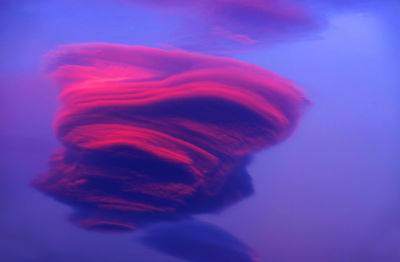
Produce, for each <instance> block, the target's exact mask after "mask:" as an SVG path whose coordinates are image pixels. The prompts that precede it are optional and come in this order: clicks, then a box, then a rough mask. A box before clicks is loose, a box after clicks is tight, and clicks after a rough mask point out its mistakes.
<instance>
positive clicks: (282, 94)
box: [33, 43, 307, 231]
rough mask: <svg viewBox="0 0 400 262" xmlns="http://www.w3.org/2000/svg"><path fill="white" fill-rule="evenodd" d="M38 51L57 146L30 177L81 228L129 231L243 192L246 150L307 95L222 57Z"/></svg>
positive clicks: (109, 49)
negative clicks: (53, 85) (46, 165)
mask: <svg viewBox="0 0 400 262" xmlns="http://www.w3.org/2000/svg"><path fill="white" fill-rule="evenodd" d="M48 59H49V64H50V70H51V74H50V76H51V77H52V78H54V79H55V80H56V81H57V82H58V83H59V85H60V87H61V94H60V101H61V104H62V106H61V108H60V110H59V113H58V115H57V118H56V120H55V124H54V126H55V131H56V135H57V138H58V139H59V140H60V141H61V143H62V147H61V148H60V149H58V150H57V151H56V152H54V154H53V156H52V158H51V161H50V169H49V171H48V172H47V173H45V174H42V175H41V176H40V177H38V178H37V179H36V180H35V181H34V182H33V184H34V186H35V187H37V188H38V189H40V190H42V191H44V192H45V193H47V194H49V195H51V196H53V197H55V198H56V199H58V200H60V201H63V202H65V203H67V204H69V205H71V206H73V207H74V208H75V209H76V215H75V216H74V217H73V218H72V220H73V221H74V222H75V223H76V224H78V225H79V226H82V227H84V228H87V229H93V230H101V231H127V230H128V231H129V230H134V229H136V228H138V227H140V226H142V225H144V224H146V223H149V222H152V221H157V220H165V219H179V218H182V217H185V216H190V215H192V214H198V213H205V212H212V211H215V210H219V209H221V208H223V207H226V206H228V205H230V204H232V203H234V202H236V201H238V200H240V199H242V198H244V197H246V196H248V195H250V194H251V193H252V186H251V180H250V178H249V176H248V174H247V172H246V168H245V167H246V164H247V163H248V161H249V155H250V154H251V153H253V152H255V151H257V150H261V149H263V148H266V147H269V146H271V145H273V144H275V143H277V142H279V141H281V140H282V139H284V138H285V137H287V136H288V135H289V134H290V132H291V131H292V130H293V128H294V127H295V126H296V123H297V121H298V119H299V116H300V114H301V109H302V107H303V105H304V104H305V102H306V101H307V100H306V99H305V98H304V96H303V94H302V93H301V92H300V91H299V89H297V88H296V87H295V86H294V85H293V84H292V83H291V82H289V81H287V80H285V79H283V78H282V77H279V76H277V75H275V74H273V73H271V72H269V71H267V70H265V69H262V68H260V67H257V66H253V65H250V64H247V63H243V62H240V61H237V60H234V59H230V58H218V57H211V56H206V55H199V54H193V53H189V52H184V51H165V50H160V49H154V48H148V47H142V46H125V45H114V44H100V43H98V44H76V45H69V46H65V47H63V48H62V49H61V50H59V51H55V52H52V53H50V54H49V55H48Z"/></svg>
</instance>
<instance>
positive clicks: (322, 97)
mask: <svg viewBox="0 0 400 262" xmlns="http://www.w3.org/2000/svg"><path fill="white" fill-rule="evenodd" d="M16 2H18V3H16ZM2 5H3V7H2V8H1V10H2V11H1V12H2V13H1V16H2V18H1V19H2V27H1V29H0V30H1V31H0V33H1V36H2V43H3V44H2V47H1V48H0V53H1V56H2V57H3V60H2V63H1V64H0V88H1V89H0V103H1V104H0V120H1V122H0V123H1V128H0V143H1V147H0V154H1V161H0V242H2V243H6V244H5V245H4V244H3V245H2V246H1V247H0V255H1V256H2V257H6V258H8V261H18V262H19V261H35V262H36V261H66V262H67V261H77V260H86V261H121V262H122V261H166V262H169V261H171V262H173V261H181V260H178V259H176V258H173V257H169V256H165V255H162V254H160V253H157V252H154V251H153V250H151V249H149V248H146V247H144V246H143V245H140V244H139V243H137V242H136V241H134V239H135V238H136V236H135V235H134V234H125V235H104V234H100V233H93V232H87V231H84V230H82V229H79V228H76V227H74V226H73V225H71V224H70V223H69V222H68V221H66V217H67V215H68V214H69V213H70V212H71V209H70V208H69V207H67V206H65V205H63V204H60V203H58V202H56V201H54V200H53V199H51V198H49V197H46V196H44V195H43V194H41V193H40V192H37V191H35V190H34V189H32V188H30V187H29V185H28V183H29V181H30V180H31V179H32V178H33V177H34V176H35V175H36V174H37V173H40V172H44V171H45V170H46V169H47V159H48V156H49V154H50V153H51V152H52V151H53V150H54V149H55V148H56V147H57V146H58V142H57V141H56V139H55V137H54V134H53V130H52V128H51V125H52V121H53V118H54V116H55V114H56V110H57V107H58V104H57V101H56V96H57V90H56V88H54V86H53V85H52V84H51V83H49V82H47V81H46V80H45V79H43V72H42V62H43V56H44V55H45V54H46V53H47V52H48V51H50V50H54V49H56V48H57V47H58V46H59V45H60V44H69V43H85V42H108V43H119V44H139V45H145V46H152V47H164V46H166V45H167V44H166V43H167V42H168V41H165V39H171V38H174V37H178V38H179V35H178V36H176V34H177V33H176V32H179V28H180V26H179V23H178V22H179V21H178V20H177V19H176V17H171V16H168V15H167V14H159V13H156V12H153V11H152V10H149V9H147V8H145V7H140V8H139V7H133V6H132V5H131V4H128V3H125V2H123V1H121V2H119V1H118V2H117V1H111V0H102V1H85V2H84V3H82V1H66V0H62V1H47V0H39V1H4V2H2ZM315 8H321V10H322V8H323V7H315ZM324 8H327V9H324V10H325V11H324V12H322V11H321V13H320V15H321V16H324V20H326V27H325V28H324V29H321V30H319V31H315V32H314V33H312V34H310V35H308V36H307V37H305V38H303V39H297V40H296V41H285V42H284V43H281V44H274V45H271V46H268V48H258V49H256V50H252V51H247V52H238V53H232V54H229V55H230V56H231V57H234V58H237V59H240V60H242V61H245V62H250V63H253V64H256V65H259V66H261V67H264V68H266V69H268V70H271V71H273V72H275V73H277V74H279V75H281V76H284V77H287V78H289V79H291V80H293V81H294V82H295V83H296V84H298V85H299V86H301V87H302V88H303V89H304V90H305V92H306V93H307V95H308V97H309V98H310V99H311V100H312V101H313V103H314V104H313V106H311V107H310V108H309V109H308V110H307V111H306V112H305V116H304V118H303V121H302V122H301V124H300V126H299V128H298V130H297V131H296V132H295V133H294V135H293V136H292V137H291V138H290V139H288V140H286V141H284V142H283V143H281V144H279V145H278V146H276V147H274V148H270V149H268V150H266V151H263V152H261V153H258V154H256V156H255V157H254V160H253V162H252V164H250V166H249V168H248V170H249V173H250V175H251V176H252V177H253V184H254V187H255V192H256V193H255V195H254V196H252V197H250V198H248V199H246V200H244V201H242V202H240V203H238V204H236V205H234V206H232V207H230V208H228V209H226V210H224V211H223V212H221V213H220V214H217V215H215V214H211V215H202V216H200V218H201V219H203V220H204V221H207V222H209V223H211V224H214V225H217V226H219V227H221V228H222V229H224V230H226V231H227V232H229V233H230V234H232V235H234V236H236V237H237V238H238V239H240V240H241V241H242V242H244V243H246V244H247V245H248V246H250V247H251V248H253V249H254V250H255V251H256V252H257V253H258V256H259V258H260V260H261V261H271V262H286V261H288V262H289V261H291V262H292V261H327V262H336V261H341V262H347V261H349V262H358V261H360V262H361V261H363V262H395V261H399V260H400V251H399V250H400V212H399V210H400V198H399V192H400V179H399V177H398V174H399V173H400V164H399V162H398V156H399V155H400V135H399V131H400V124H399V119H400V118H399V117H400V103H399V101H398V98H399V97H400V96H399V95H400V94H399V92H400V91H399V84H400V77H399V74H398V71H399V68H400V64H399V61H400V60H399V58H400V57H399V44H400V40H399V36H398V31H396V30H398V28H399V26H400V25H399V22H398V21H396V17H395V16H396V15H397V14H398V12H399V11H400V6H399V4H395V2H391V3H389V4H387V5H382V6H378V7H375V6H374V8H373V9H371V8H368V7H363V8H360V9H357V8H356V7H354V6H352V8H350V9H348V8H346V5H342V6H341V7H340V8H339V9H334V8H332V7H329V8H328V7H324ZM326 10H328V11H326Z"/></svg>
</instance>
